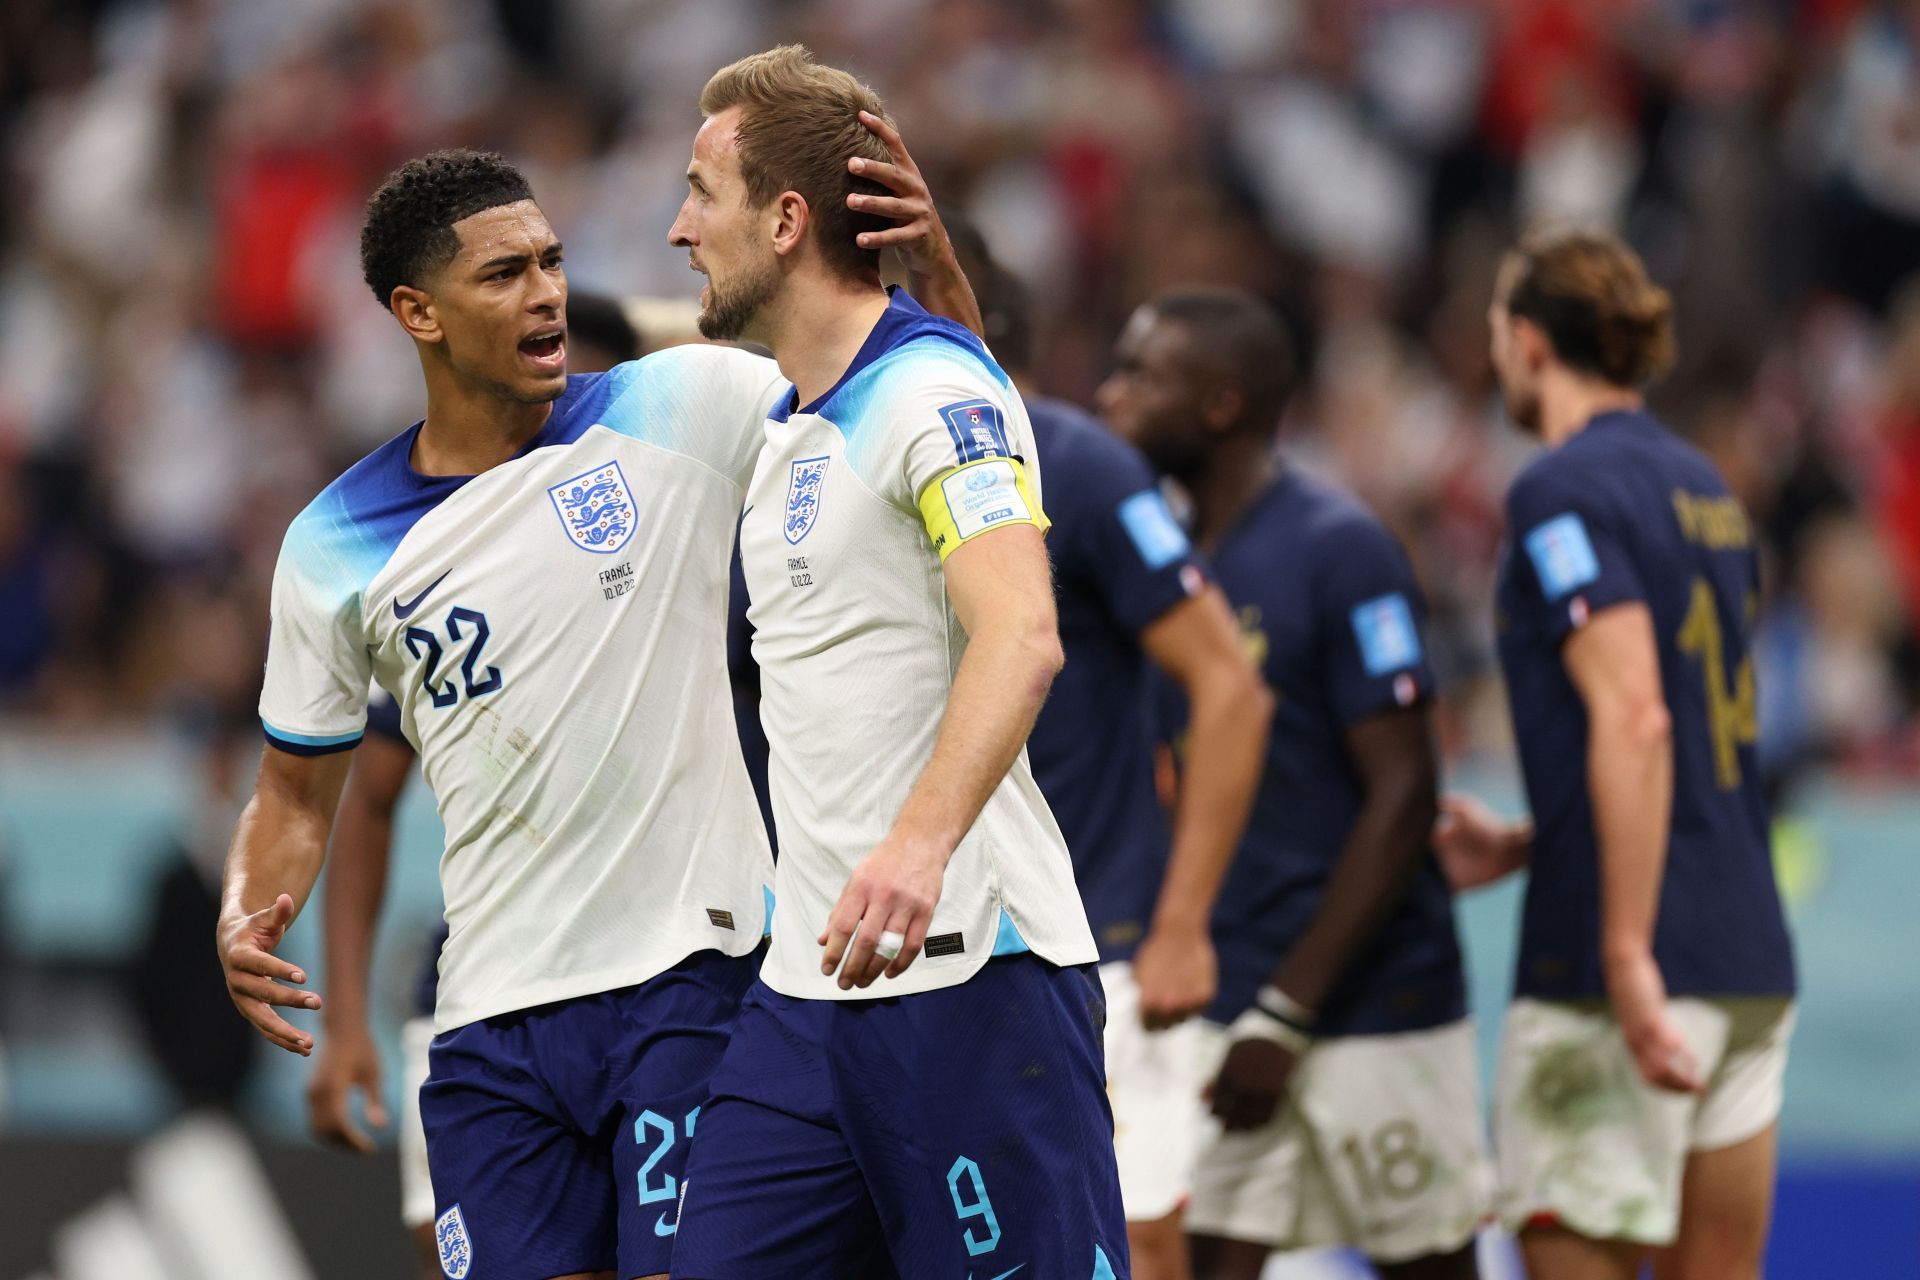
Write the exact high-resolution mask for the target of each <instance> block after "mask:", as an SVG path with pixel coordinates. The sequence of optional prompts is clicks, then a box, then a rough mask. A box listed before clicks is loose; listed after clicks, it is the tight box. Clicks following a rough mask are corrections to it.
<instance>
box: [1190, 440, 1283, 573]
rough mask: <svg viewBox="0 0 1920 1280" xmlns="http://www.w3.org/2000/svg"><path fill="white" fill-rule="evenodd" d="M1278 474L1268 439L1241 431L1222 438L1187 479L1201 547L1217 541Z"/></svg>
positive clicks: (1214, 544) (1195, 531)
mask: <svg viewBox="0 0 1920 1280" xmlns="http://www.w3.org/2000/svg"><path fill="white" fill-rule="evenodd" d="M1279 474H1280V458H1279V455H1278V454H1276V453H1275V452H1274V451H1273V442H1272V441H1271V440H1268V439H1265V438H1262V437H1260V436H1257V435H1245V436H1233V437H1230V438H1229V439H1227V440H1225V441H1223V442H1222V443H1221V444H1220V446H1219V447H1218V448H1216V449H1215V450H1214V451H1213V453H1212V454H1211V455H1210V456H1209V457H1208V458H1207V462H1206V465H1205V466H1204V467H1202V468H1201V469H1200V470H1199V471H1198V472H1196V473H1195V474H1194V475H1193V476H1191V477H1190V478H1189V479H1188V481H1187V493H1188V496H1190V497H1191V498H1192V499H1193V515H1194V522H1193V523H1194V539H1195V541H1197V542H1198V543H1199V544H1200V548H1201V550H1203V551H1210V550H1212V549H1213V548H1214V547H1216V546H1217V545H1219V542H1220V539H1222V538H1224V537H1225V536H1226V535H1227V531H1228V530H1230V529H1232V528H1233V526H1234V525H1236V524H1238V523H1239V521H1240V517H1241V516H1243V515H1245V514H1246V511H1247V508H1248V507H1250V506H1252V505H1253V504H1254V503H1255V502H1257V501H1259V499H1260V495H1261V494H1263V493H1265V492H1266V491H1267V486H1269V485H1271V484H1272V483H1273V481H1274V477H1275V476H1277V475H1279Z"/></svg>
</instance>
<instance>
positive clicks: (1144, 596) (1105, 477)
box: [1054, 440, 1207, 635]
mask: <svg viewBox="0 0 1920 1280" xmlns="http://www.w3.org/2000/svg"><path fill="white" fill-rule="evenodd" d="M1103 443H1110V444H1111V446H1112V447H1111V449H1101V450H1100V451H1099V453H1098V455H1095V454H1094V453H1093V452H1092V451H1088V450H1079V451H1076V455H1077V454H1079V453H1086V455H1087V456H1085V457H1080V456H1076V457H1075V459H1074V464H1075V465H1074V471H1073V474H1072V475H1071V476H1070V477H1063V476H1059V475H1056V476H1055V479H1054V484H1055V491H1056V497H1058V493H1059V490H1060V488H1061V487H1062V486H1064V485H1069V484H1070V485H1071V486H1072V490H1073V492H1072V509H1073V511H1074V512H1076V513H1078V514H1079V517H1080V518H1079V519H1078V520H1075V521H1073V522H1072V524H1071V527H1069V524H1067V523H1062V524H1061V525H1060V526H1059V529H1058V530H1057V531H1056V534H1055V537H1056V540H1057V541H1058V545H1057V546H1055V548H1054V554H1055V558H1056V559H1059V560H1066V559H1069V558H1070V559H1071V560H1072V561H1073V568H1074V569H1075V570H1077V571H1078V572H1079V574H1080V575H1081V576H1082V577H1083V578H1084V579H1085V580H1086V581H1089V582H1092V583H1093V584H1094V585H1095V587H1096V589H1097V590H1098V591H1099V593H1100V598H1101V600H1102V602H1103V603H1105V605H1106V607H1107V610H1108V612H1109V613H1111V614H1112V615H1113V617H1114V619H1115V620H1116V621H1118V622H1119V623H1120V625H1121V626H1123V627H1125V628H1126V629H1127V630H1128V631H1131V632H1133V633H1134V634H1136V635H1137V634H1139V633H1140V632H1142V631H1145V630H1146V629H1147V628H1148V627H1150V626H1152V625H1153V623H1155V622H1156V621H1158V620H1159V619H1160V617H1161V615H1163V614H1165V613H1166V612H1167V611H1168V610H1169V609H1171V608H1173V607H1174V606H1175V605H1177V604H1179V603H1180V602H1181V601H1183V600H1186V599H1188V598H1190V597H1192V596H1195V595H1198V594H1199V593H1200V591H1201V589H1202V588H1203V587H1204V586H1205V585H1206V582H1207V573H1206V570H1205V568H1204V567H1203V565H1202V563H1201V561H1200V559H1199V557H1198V555H1197V554H1196V553H1195V552H1194V549H1193V546H1192V544H1191V543H1190V542H1189V541H1188V540H1187V534H1186V530H1184V529H1182V528H1181V527H1180V522H1179V521H1178V520H1176V519H1175V518H1174V515H1173V512H1172V511H1170V510H1169V509H1168V508H1167V501H1166V499H1165V498H1164V497H1162V496H1161V494H1160V489H1159V487H1158V486H1157V485H1156V484H1155V483H1154V479H1153V474H1152V472H1151V471H1150V470H1149V469H1148V467H1147V464H1146V462H1145V461H1144V460H1143V459H1141V458H1140V457H1139V456H1138V455H1136V454H1134V453H1133V451H1132V450H1131V449H1129V448H1128V447H1127V446H1126V445H1124V444H1122V443H1121V442H1120V441H1118V440H1114V441H1111V442H1103ZM1061 510H1063V511H1064V510H1065V508H1064V507H1062V508H1061ZM1061 519H1062V521H1066V520H1067V517H1066V516H1065V515H1062V516H1061ZM1061 534H1066V535H1067V537H1066V538H1064V539H1062V538H1061V537H1060V535H1061ZM1064 567H1065V566H1064V565H1063V570H1064Z"/></svg>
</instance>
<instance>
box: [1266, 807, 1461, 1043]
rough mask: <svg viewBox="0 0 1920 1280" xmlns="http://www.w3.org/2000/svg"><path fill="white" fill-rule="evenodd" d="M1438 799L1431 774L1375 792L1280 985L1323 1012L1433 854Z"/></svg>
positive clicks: (1277, 974)
mask: <svg viewBox="0 0 1920 1280" xmlns="http://www.w3.org/2000/svg"><path fill="white" fill-rule="evenodd" d="M1437 805H1438V800H1437V796H1436V793H1435V786H1434V778H1433V774H1432V772H1430V771H1423V772H1421V773H1420V774H1418V775H1415V776H1409V777H1407V778H1403V779H1400V780H1398V781H1397V782H1396V783H1395V784H1394V785H1393V786H1391V787H1375V788H1373V789H1370V790H1369V792H1368V794H1367V799H1366V802H1365V804H1364V805H1363V806H1362V808H1361V810H1360V816H1359V817H1358V818H1357V819H1356V820H1355V822H1354V825H1353V829H1352V831H1351V832H1349V833H1348V835H1347V841H1346V844H1345V846H1344V847H1342V849H1341V851H1340V858H1339V861H1338V862H1336V863H1335V864H1334V869H1333V875H1332V876H1331V877H1330V878H1329V880H1328V882H1327V890H1326V895H1325V896H1324V897H1323V898H1322V899H1321V900H1320V909H1319V910H1318V911H1316V912H1315V913H1314V916H1313V919H1312V921H1311V922H1310V923H1309V924H1308V925H1307V928H1306V931H1305V932H1304V933H1302V934H1301V935H1300V940H1299V941H1298V942H1297V943H1295V944H1294V947H1293V949H1292V950H1291V951H1289V952H1288V953H1287V956H1286V958H1285V959H1283V960H1282V961H1281V962H1280V965H1279V967H1278V968H1276V969H1275V970H1274V974H1273V985H1275V986H1276V987H1278V988H1280V990H1281V991H1283V992H1285V993H1286V994H1287V995H1288V996H1289V997H1290V998H1292V999H1293V1000H1294V1001H1296V1002H1297V1003H1299V1004H1301V1005H1303V1006H1305V1007H1306V1008H1307V1009H1309V1010H1314V1011H1318V1010H1319V1009H1320V1007H1321V1006H1322V1005H1323V1004H1325V1002H1326V999H1327V996H1328V994H1329V993H1330V992H1332V990H1333V989H1334V987H1335V986H1336V985H1337V984H1338V982H1339V980H1340V976H1341V975H1342V974H1343V973H1345V972H1346V971H1347V969H1348V968H1349V967H1350V966H1351V965H1352V963H1353V961H1354V959H1355V957H1357V956H1358V955H1359V954H1360V953H1361V951H1362V950H1364V949H1365V947H1366V945H1367V943H1368V941H1369V940H1371V939H1372V938H1373V936H1374V935H1375V934H1376V933H1377V932H1379V929H1380V927H1381V925H1383V924H1384V923H1385V922H1386V920H1387V919H1388V917H1389V916H1391V915H1392V913H1393V911H1394V909H1395V908H1396V907H1398V906H1399V905H1400V901H1401V899H1402V898H1403V897H1405V896H1406V891H1407V888H1408V886H1409V885H1411V884H1412V883H1413V878H1414V875H1415V874H1416V872H1417V871H1418V870H1419V867H1420V864H1421V861H1422V860H1423V859H1424V858H1425V857H1426V855H1427V833H1428V832H1429V831H1430V830H1431V829H1432V827H1433V821H1434V816H1435V813H1436V811H1437Z"/></svg>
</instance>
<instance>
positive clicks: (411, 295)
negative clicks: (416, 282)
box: [387, 284, 446, 342]
mask: <svg viewBox="0 0 1920 1280" xmlns="http://www.w3.org/2000/svg"><path fill="white" fill-rule="evenodd" d="M387 306H388V308H389V309H390V310H391V311H392V312H393V318H394V319H395V320H398V321H399V322H400V327H401V328H402V329H405V330H406V331H407V336H408V337H410V338H413V339H414V340H415V341H417V342H439V341H440V340H441V339H442V338H444V337H445V336H446V335H445V334H444V333H443V332H442V331H441V328H440V312H439V309H438V308H437V307H436V306H435V305H434V301H433V295H432V294H430V293H428V292H427V291H426V290H424V289H416V288H414V287H413V286H412V285H410V284H402V285H395V286H394V290H393V296H392V297H391V298H389V299H388V300H387Z"/></svg>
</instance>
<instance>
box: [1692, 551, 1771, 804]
mask: <svg viewBox="0 0 1920 1280" xmlns="http://www.w3.org/2000/svg"><path fill="white" fill-rule="evenodd" d="M1752 605H1753V602H1752V601H1751V600H1749V601H1748V608H1749V610H1751V608H1752ZM1678 641H1679V645H1680V652H1682V653H1686V654H1691V655H1692V656H1693V657H1695V658H1698V659H1699V660H1700V674H1701V676H1702V678H1703V679H1704V680H1705V681H1706V686H1707V730H1708V732H1709V733H1711V734H1712V735H1713V771H1714V776H1715V778H1716V780H1717V781H1718V782H1719V784H1720V789H1721V790H1722V791H1731V790H1733V789H1734V788H1735V787H1737V786H1739V785H1740V748H1741V747H1742V746H1745V745H1747V744H1750V743H1752V742H1753V741H1754V740H1755V739H1756V738H1758V737H1759V736H1760V734H1759V724H1758V720H1759V717H1758V716H1757V714H1756V713H1755V710H1754V696H1753V658H1752V656H1751V655H1749V656H1748V657H1746V658H1743V659H1742V660H1741V662H1740V669H1739V670H1738V671H1736V672H1735V673H1734V678H1733V687H1732V689H1731V690H1729V688H1728V687H1727V656H1726V645H1725V644H1724V642H1723V638H1722V636H1721V634H1720V610H1719V608H1718V607H1717V606H1716V605H1715V603H1714V598H1713V586H1712V584H1711V583H1709V582H1708V581H1707V580H1706V579H1705V578H1695V579H1694V580H1693V601H1692V603H1691V604H1690V605H1688V607H1687V617H1686V621H1685V622H1683V623H1681V624H1680V635H1679V637H1678Z"/></svg>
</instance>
